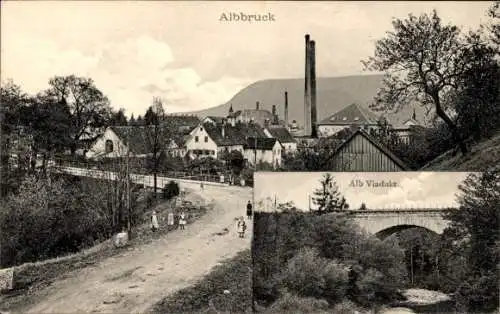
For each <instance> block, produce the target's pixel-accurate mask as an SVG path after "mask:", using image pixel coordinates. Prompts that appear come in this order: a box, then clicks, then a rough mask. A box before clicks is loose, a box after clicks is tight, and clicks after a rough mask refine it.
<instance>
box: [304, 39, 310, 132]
mask: <svg viewBox="0 0 500 314" xmlns="http://www.w3.org/2000/svg"><path fill="white" fill-rule="evenodd" d="M305 37H306V59H305V61H306V69H305V82H304V83H305V84H304V135H305V136H310V135H311V94H310V93H311V90H310V87H311V76H310V75H311V64H310V62H311V58H310V46H311V45H310V41H309V34H306V36H305Z"/></svg>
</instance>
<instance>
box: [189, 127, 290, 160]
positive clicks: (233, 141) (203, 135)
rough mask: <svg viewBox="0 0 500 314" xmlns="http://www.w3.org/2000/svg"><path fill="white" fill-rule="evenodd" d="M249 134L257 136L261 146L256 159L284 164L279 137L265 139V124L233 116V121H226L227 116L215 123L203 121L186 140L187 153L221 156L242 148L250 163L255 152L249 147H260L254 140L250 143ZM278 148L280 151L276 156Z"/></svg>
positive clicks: (202, 155) (266, 137)
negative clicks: (261, 125) (269, 139)
mask: <svg viewBox="0 0 500 314" xmlns="http://www.w3.org/2000/svg"><path fill="white" fill-rule="evenodd" d="M249 138H253V139H255V138H257V148H258V149H259V152H258V153H257V162H260V161H262V162H267V163H270V164H273V165H276V164H281V149H282V148H281V144H280V143H279V141H278V140H276V139H272V140H271V141H267V142H266V140H265V139H268V136H266V133H265V132H264V129H263V128H262V127H260V126H259V125H257V124H255V123H242V122H236V121H234V120H233V121H232V124H231V123H226V122H225V120H224V122H223V123H215V122H214V121H213V120H212V121H206V122H205V123H200V125H199V126H198V127H197V128H195V129H194V130H193V132H191V134H190V137H189V139H188V140H187V141H186V148H187V154H188V155H189V156H190V157H191V158H206V157H212V158H222V157H223V156H224V154H226V153H229V152H231V151H239V152H240V153H241V154H242V155H243V156H244V158H246V161H247V162H248V163H249V164H253V163H254V161H255V156H254V155H255V152H254V153H251V152H248V150H255V149H257V148H256V147H255V144H249V143H248V139H249ZM254 141H255V140H254ZM270 142H273V143H272V145H270V144H269V143H270ZM275 143H278V145H279V148H276V145H275ZM278 151H279V153H280V155H279V156H275V155H276V154H277V152H278ZM252 154H254V155H252ZM273 154H274V155H273ZM252 156H253V157H252ZM250 157H252V158H253V159H251V158H250ZM249 158H250V159H249Z"/></svg>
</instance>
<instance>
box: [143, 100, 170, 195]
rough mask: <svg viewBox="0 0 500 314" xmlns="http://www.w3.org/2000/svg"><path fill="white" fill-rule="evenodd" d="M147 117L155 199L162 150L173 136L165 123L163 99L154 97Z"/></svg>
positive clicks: (147, 137)
mask: <svg viewBox="0 0 500 314" xmlns="http://www.w3.org/2000/svg"><path fill="white" fill-rule="evenodd" d="M144 117H145V122H146V133H147V136H146V141H147V145H148V147H149V148H151V161H152V166H153V169H152V170H153V180H154V187H153V192H154V196H155V199H156V197H157V195H156V193H157V189H158V184H157V180H158V178H157V177H158V168H159V164H160V158H161V156H162V152H163V151H164V149H165V144H166V141H167V140H168V139H170V138H172V137H171V130H170V129H169V126H167V125H166V124H165V110H164V108H163V101H162V100H161V99H160V98H158V97H155V98H153V105H152V106H150V107H149V108H148V109H147V111H146V115H145V116H144Z"/></svg>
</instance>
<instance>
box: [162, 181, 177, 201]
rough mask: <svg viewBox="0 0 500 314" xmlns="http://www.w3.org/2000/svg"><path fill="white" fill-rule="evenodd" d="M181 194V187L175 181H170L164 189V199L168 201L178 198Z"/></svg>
mask: <svg viewBox="0 0 500 314" xmlns="http://www.w3.org/2000/svg"><path fill="white" fill-rule="evenodd" d="M179 193H180V189H179V185H178V184H177V182H175V181H170V182H168V184H165V186H164V187H163V198H164V199H166V200H169V199H172V198H173V197H175V196H178V195H179Z"/></svg>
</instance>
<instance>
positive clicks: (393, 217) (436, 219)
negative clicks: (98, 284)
mask: <svg viewBox="0 0 500 314" xmlns="http://www.w3.org/2000/svg"><path fill="white" fill-rule="evenodd" d="M443 212H444V210H443V209H417V210H393V211H387V210H379V211H363V212H361V211H359V212H356V213H354V215H353V218H354V221H356V222H357V223H358V224H359V225H360V227H361V228H362V229H364V230H366V231H367V232H369V233H371V234H374V235H377V236H378V237H379V238H382V239H384V238H386V237H388V236H389V235H391V234H394V233H396V232H398V231H402V230H405V229H409V228H415V227H418V228H424V229H427V230H430V231H432V232H434V233H436V234H441V233H443V231H444V229H445V228H446V227H447V226H448V221H447V220H445V219H444V218H443V216H442V215H443Z"/></svg>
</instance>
